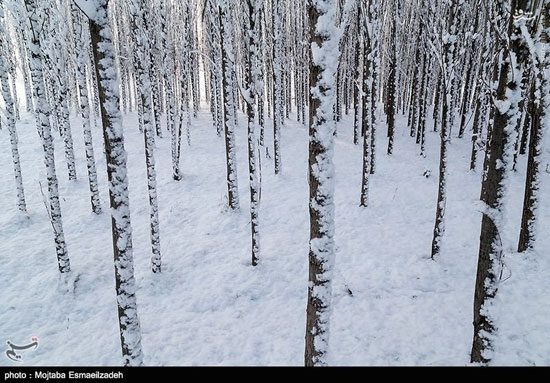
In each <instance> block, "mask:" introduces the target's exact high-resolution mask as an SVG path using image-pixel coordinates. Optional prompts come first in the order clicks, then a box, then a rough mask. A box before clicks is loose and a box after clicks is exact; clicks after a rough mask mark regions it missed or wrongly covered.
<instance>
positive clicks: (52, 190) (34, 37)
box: [25, 0, 71, 273]
mask: <svg viewBox="0 0 550 383" xmlns="http://www.w3.org/2000/svg"><path fill="white" fill-rule="evenodd" d="M25 6H26V11H27V18H28V33H29V38H28V40H27V42H28V45H29V46H28V51H29V52H30V57H29V59H30V61H29V67H30V72H31V79H32V86H33V98H34V103H35V116H36V123H37V127H38V134H39V135H40V137H41V138H42V147H43V149H44V164H45V165H46V177H47V180H48V202H49V206H48V213H49V216H50V220H51V223H52V228H53V232H54V239H55V250H56V254H57V263H58V267H59V271H60V272H62V273H67V272H69V271H70V270H71V266H70V262H69V253H68V251H67V245H66V243H65V234H64V232H63V220H62V217H61V205H60V203H59V187H58V181H57V174H56V172H55V157H54V147H53V137H52V133H51V126H50V119H49V117H48V115H49V113H50V106H49V105H48V104H47V102H46V89H45V86H44V84H45V82H44V73H43V71H42V68H43V62H42V61H43V52H42V49H41V46H40V37H39V36H40V31H41V28H42V25H43V23H42V21H43V20H42V17H41V10H40V9H39V7H38V5H37V2H36V0H25Z"/></svg>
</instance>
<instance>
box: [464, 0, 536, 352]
mask: <svg viewBox="0 0 550 383" xmlns="http://www.w3.org/2000/svg"><path fill="white" fill-rule="evenodd" d="M528 2H529V1H524V0H512V2H511V4H508V3H507V2H504V1H501V0H499V1H495V3H494V9H493V15H492V20H493V21H492V22H493V30H494V31H495V33H498V34H499V35H500V36H501V37H502V39H501V40H500V41H501V42H500V45H501V46H500V47H499V48H500V49H499V50H498V56H497V60H498V61H497V62H496V63H495V70H496V71H497V72H498V78H497V84H496V92H495V99H494V101H493V104H492V106H491V107H492V111H493V113H494V121H493V126H492V130H491V134H490V136H489V143H488V151H487V152H486V153H485V163H486V164H487V165H486V167H487V172H486V175H485V177H484V179H483V182H482V185H481V201H482V202H483V203H484V204H485V210H484V211H483V213H482V220H481V235H480V245H479V258H478V264H477V276H476V286H475V296H474V340H473V345H472V353H471V362H473V363H476V362H477V363H488V362H489V361H490V359H491V350H492V343H493V339H494V336H495V331H496V329H495V325H494V322H493V318H492V316H491V313H490V312H489V311H488V310H489V309H488V306H489V305H490V302H491V300H492V299H493V298H494V297H495V295H496V292H497V290H498V282H499V278H500V271H501V268H502V259H503V256H504V253H503V248H502V240H501V233H502V222H503V217H504V212H503V210H504V198H505V196H506V185H507V173H508V171H509V165H510V164H511V161H512V150H513V143H514V139H513V137H512V135H513V134H514V131H515V127H516V125H517V118H518V102H519V98H520V96H521V95H520V85H519V81H521V78H522V76H521V73H520V72H521V71H520V64H519V63H518V61H516V60H515V58H517V57H518V56H519V54H518V53H519V50H520V49H522V42H521V39H520V37H519V36H520V34H519V33H518V32H519V24H517V21H518V20H520V18H519V17H517V16H518V15H519V11H520V10H522V11H524V12H527V11H528V10H529V9H530V7H529V4H527V3H528ZM515 21H516V22H515Z"/></svg>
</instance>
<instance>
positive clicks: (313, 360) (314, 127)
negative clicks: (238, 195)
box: [305, 0, 339, 366]
mask: <svg viewBox="0 0 550 383" xmlns="http://www.w3.org/2000/svg"><path fill="white" fill-rule="evenodd" d="M334 10H335V2H334V0H313V1H311V2H310V3H309V4H308V13H309V22H310V44H311V46H310V47H311V48H310V49H311V59H312V60H311V63H310V76H311V92H310V103H309V104H310V118H309V217H310V240H309V287H308V301H307V313H306V315H307V318H306V341H305V343H306V345H305V365H306V366H323V365H327V364H328V340H329V319H330V306H331V295H332V286H331V280H332V268H333V262H334V260H333V258H334V164H333V161H332V158H333V151H334V129H335V122H334V117H333V107H334V101H335V100H334V88H335V84H334V82H335V74H336V70H337V65H338V64H337V62H336V60H334V57H338V44H339V41H338V36H337V34H338V31H337V29H336V26H335V20H334Z"/></svg>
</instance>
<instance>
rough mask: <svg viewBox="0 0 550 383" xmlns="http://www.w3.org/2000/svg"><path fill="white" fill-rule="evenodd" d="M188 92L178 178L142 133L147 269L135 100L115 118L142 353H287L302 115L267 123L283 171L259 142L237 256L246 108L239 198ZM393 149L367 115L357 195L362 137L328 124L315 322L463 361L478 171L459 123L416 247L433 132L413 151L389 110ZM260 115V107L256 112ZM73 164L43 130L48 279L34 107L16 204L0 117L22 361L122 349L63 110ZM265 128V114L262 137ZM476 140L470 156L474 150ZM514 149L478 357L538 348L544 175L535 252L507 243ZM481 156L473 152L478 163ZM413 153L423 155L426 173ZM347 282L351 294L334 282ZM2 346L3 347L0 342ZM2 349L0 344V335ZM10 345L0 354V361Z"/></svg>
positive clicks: (304, 148) (5, 223) (95, 357)
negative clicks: (326, 243)
mask: <svg viewBox="0 0 550 383" xmlns="http://www.w3.org/2000/svg"><path fill="white" fill-rule="evenodd" d="M207 110H208V107H207V106H203V109H202V110H201V112H200V115H199V117H198V119H196V120H193V125H192V128H191V146H189V147H188V146H187V145H186V143H185V138H183V141H182V166H181V169H182V172H183V174H184V176H183V179H182V180H181V181H180V182H176V181H174V180H172V177H171V171H172V170H171V163H170V139H169V135H168V134H167V132H165V138H157V139H156V146H157V151H156V165H157V173H158V188H159V189H158V195H159V205H160V233H161V244H162V257H163V272H162V274H160V275H158V274H157V275H153V274H152V273H151V270H150V256H151V254H150V253H151V251H150V248H151V246H150V239H149V203H148V194H147V184H146V168H145V158H144V144H143V136H142V135H141V134H140V133H139V131H138V128H137V117H136V115H135V114H130V115H126V116H125V118H124V121H125V122H124V125H125V137H126V150H127V151H128V155H129V161H128V163H129V180H130V206H131V209H132V210H131V214H132V215H131V219H132V227H133V244H134V257H135V266H136V278H137V285H138V291H137V300H138V309H139V316H140V319H141V327H142V333H143V334H142V335H143V351H144V354H145V364H147V365H302V364H303V352H304V330H305V309H306V299H307V275H308V274H307V267H308V264H307V262H308V238H309V218H308V183H307V155H308V135H307V129H306V128H305V127H304V126H302V125H300V124H298V123H296V122H294V121H293V120H292V121H291V120H288V121H287V122H286V126H285V127H284V129H283V130H282V169H283V170H282V174H281V175H279V176H274V174H273V162H272V160H271V159H267V158H265V157H263V158H262V196H261V210H260V222H261V227H260V230H261V261H260V265H259V266H257V267H256V268H254V267H252V266H251V265H250V226H249V219H250V215H249V208H248V203H249V186H248V168H247V157H246V156H247V151H246V126H245V118H244V117H243V116H242V115H241V116H240V126H239V127H238V130H237V132H236V139H237V144H238V147H237V161H238V179H239V192H240V203H241V210H240V211H239V212H236V213H235V212H229V211H227V209H226V208H225V205H226V200H225V199H226V197H225V195H226V192H227V188H226V183H225V176H226V174H225V153H224V141H223V139H221V138H218V137H217V136H216V133H215V129H214V128H213V127H212V123H211V119H210V117H209V115H208V113H207ZM398 123H399V128H398V129H397V132H396V139H395V147H394V154H393V155H392V156H391V157H389V156H387V155H386V154H385V153H386V148H387V141H386V135H385V128H384V124H383V122H382V123H381V124H380V128H379V132H378V135H377V157H376V161H377V162H376V165H377V168H376V174H375V175H374V176H372V177H371V180H370V196H369V207H368V208H366V209H364V208H360V207H359V192H360V183H361V147H360V146H354V145H353V143H352V127H351V126H352V120H351V117H346V118H344V120H343V121H342V122H341V123H340V124H339V125H338V137H337V139H336V151H335V165H336V177H337V179H336V246H337V254H336V272H335V280H334V283H333V294H334V298H333V310H332V319H331V333H330V347H331V349H330V361H331V364H333V365H467V364H469V353H470V348H471V343H472V335H473V326H472V316H473V294H474V283H475V274H476V262H477V255H478V247H479V231H480V225H481V213H480V212H479V204H478V202H477V201H478V200H479V194H480V187H481V182H480V173H479V172H478V173H471V172H468V168H469V158H470V157H469V156H470V145H471V144H470V140H469V138H464V139H458V138H455V137H454V133H455V132H453V139H452V144H451V146H450V154H449V167H450V169H449V182H448V202H447V213H446V233H445V236H444V239H443V247H442V253H441V257H440V258H439V259H437V260H436V261H435V262H434V261H432V260H430V258H429V255H430V249H431V240H432V231H433V224H434V218H435V208H436V198H437V183H438V166H439V164H438V161H439V135H438V134H437V133H434V132H431V128H430V126H428V129H427V130H429V131H428V132H427V134H426V135H427V145H426V147H427V157H426V158H422V157H420V156H419V155H418V153H419V148H418V147H417V145H416V144H415V143H414V140H413V139H411V138H410V137H409V136H408V134H407V128H406V120H405V119H404V118H403V117H401V118H400V119H398ZM268 124H270V120H268ZM72 129H73V137H74V140H75V155H76V159H77V171H78V181H76V182H69V181H68V177H67V167H66V163H65V159H64V153H63V144H62V140H61V139H60V137H59V135H58V134H57V133H55V132H54V135H55V137H56V142H55V143H56V162H57V174H58V177H59V182H60V194H61V206H62V213H63V223H64V229H65V237H66V240H67V244H68V250H69V257H70V260H71V267H72V271H71V275H70V280H71V281H72V284H70V285H71V286H72V287H71V288H69V289H67V287H66V284H65V282H63V281H62V280H61V279H60V275H59V272H58V269H57V262H56V257H55V249H54V242H53V235H52V228H51V226H50V224H49V221H48V217H47V213H46V209H45V207H44V202H43V196H42V194H41V191H40V184H39V183H40V181H42V185H43V188H44V193H47V191H46V189H47V186H46V184H45V170H44V164H43V151H42V147H41V145H40V142H39V138H38V135H37V133H36V128H35V125H34V120H33V118H32V117H31V116H30V115H24V116H23V119H22V121H21V122H19V123H18V133H19V138H20V153H21V159H22V166H23V181H24V185H25V193H26V197H27V206H28V210H29V216H28V217H25V216H22V215H21V214H19V213H18V212H17V210H16V206H15V187H14V181H13V171H12V162H11V161H12V160H11V151H10V147H9V136H8V132H7V130H6V129H3V130H2V131H0V171H1V174H2V179H3V182H2V183H0V195H1V196H2V198H0V212H1V213H0V299H1V302H0V303H1V305H0V307H1V309H0V343H2V344H5V342H6V341H7V340H10V341H12V342H13V343H16V344H25V343H28V342H30V338H31V337H32V336H36V337H38V338H39V347H38V349H37V350H36V351H32V350H27V351H23V352H22V354H23V364H25V365H118V364H120V363H121V356H120V340H119V335H118V320H117V308H116V300H115V288H114V267H113V259H112V258H113V255H112V241H111V221H110V215H109V214H108V209H107V208H108V190H107V180H106V170H105V157H104V155H103V153H102V135H101V131H100V130H99V128H97V127H96V128H95V129H94V130H93V134H94V144H95V150H96V160H97V166H98V174H99V184H100V191H101V199H102V203H103V207H104V212H103V214H102V215H100V216H96V215H94V214H93V213H92V212H91V208H90V202H89V191H88V182H87V173H86V162H85V158H84V144H83V138H82V129H81V125H80V120H79V119H78V118H74V119H73V120H72ZM271 137H272V130H271V128H270V125H268V127H267V129H266V138H267V139H266V142H268V143H270V149H269V152H270V153H273V151H272V146H271ZM480 157H482V156H480ZM525 160H526V159H525V156H523V157H522V158H521V159H520V164H519V166H518V169H519V171H518V172H517V173H515V174H513V175H512V177H511V186H510V195H509V199H508V201H507V207H508V211H507V224H506V227H505V233H503V236H502V239H503V241H504V245H505V249H506V250H507V253H506V259H505V263H506V269H505V272H504V276H503V279H506V278H507V279H506V280H505V281H504V282H502V283H501V286H500V289H499V291H498V295H497V299H496V301H495V306H494V307H493V311H494V313H495V315H496V318H497V323H496V325H497V327H498V338H497V340H496V342H495V355H494V358H493V364H499V365H508V364H513V365H550V305H549V302H550V300H549V298H548V292H549V291H550V278H549V275H550V257H549V250H550V239H549V237H548V236H547V235H545V234H546V233H547V232H548V230H549V229H550V199H549V195H550V193H549V192H550V189H549V188H550V181H549V178H550V176H549V175H548V174H546V173H545V174H544V175H543V189H542V193H541V198H543V199H544V200H543V201H541V202H542V203H541V205H542V208H541V211H540V213H541V214H540V217H539V236H538V242H537V244H536V249H535V251H533V252H531V253H528V254H517V253H515V249H516V246H517V239H518V233H519V225H520V213H521V207H522V206H521V205H522V201H523V187H524V182H525V175H524V174H525V170H524V168H525ZM481 166H482V158H479V167H478V168H480V167H481ZM426 170H429V171H431V175H430V176H429V177H425V176H424V173H425V172H426ZM348 289H349V290H351V292H352V295H350V294H349V293H348ZM6 347H7V346H6ZM0 351H2V354H5V352H4V350H0ZM13 364H14V362H12V361H10V360H9V359H7V358H5V357H0V365H13Z"/></svg>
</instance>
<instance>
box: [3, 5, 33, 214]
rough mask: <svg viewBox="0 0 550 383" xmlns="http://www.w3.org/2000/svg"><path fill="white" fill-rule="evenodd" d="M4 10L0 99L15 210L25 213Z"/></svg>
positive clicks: (25, 206) (25, 205)
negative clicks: (0, 93)
mask: <svg viewBox="0 0 550 383" xmlns="http://www.w3.org/2000/svg"><path fill="white" fill-rule="evenodd" d="M4 18H5V16H4V10H3V9H2V8H1V7H0V83H1V87H2V97H3V98H4V105H5V110H6V120H7V125H8V131H9V133H10V143H11V156H12V159H13V173H14V176H15V185H16V190H17V208H18V209H19V211H22V212H26V211H27V204H26V202H25V190H24V188H23V176H22V175H21V161H20V160H19V148H18V139H17V131H16V130H15V120H16V113H15V103H14V101H13V98H12V94H11V91H10V86H9V80H8V65H7V56H8V55H9V54H10V53H11V52H9V51H8V45H7V44H6V41H7V38H8V36H7V34H6V32H7V31H6V29H5V26H4V22H5V20H4Z"/></svg>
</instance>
